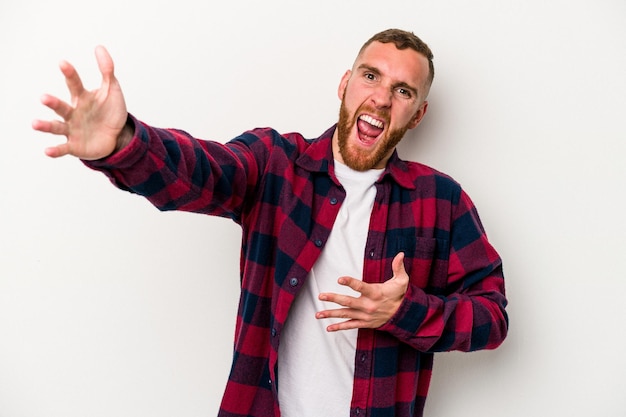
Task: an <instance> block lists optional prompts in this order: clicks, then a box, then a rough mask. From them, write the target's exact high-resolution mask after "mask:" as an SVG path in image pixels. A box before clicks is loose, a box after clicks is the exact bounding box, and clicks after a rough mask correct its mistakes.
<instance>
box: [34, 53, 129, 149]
mask: <svg viewBox="0 0 626 417" xmlns="http://www.w3.org/2000/svg"><path fill="white" fill-rule="evenodd" d="M96 60H97V62H98V68H99V69H100V73H101V74H102V84H101V85H100V88H99V89H97V90H93V91H88V90H85V88H84V87H83V83H82V81H81V79H80V77H79V76H78V73H77V72H76V69H75V68H74V67H73V66H72V65H71V64H70V63H69V62H66V61H63V62H61V64H60V65H59V67H60V68H61V72H62V73H63V75H64V76H65V82H66V84H67V87H68V89H69V92H70V96H71V102H70V103H67V102H65V101H62V100H60V99H58V98H57V97H53V96H50V95H47V94H46V95H44V96H43V97H42V98H41V102H42V103H43V104H44V105H45V106H47V107H49V108H50V109H52V110H54V112H55V113H56V114H58V115H59V116H60V117H61V118H62V119H63V120H53V121H44V120H35V121H34V122H33V124H32V127H33V129H35V130H38V131H41V132H46V133H52V134H54V135H63V136H65V137H66V138H67V141H66V142H65V143H63V144H60V145H57V146H52V147H49V148H47V149H46V155H48V156H50V157H52V158H57V157H60V156H64V155H73V156H76V157H78V158H81V159H86V160H95V159H100V158H104V157H106V156H109V155H110V154H112V153H113V152H114V151H116V150H118V149H120V148H121V147H123V146H124V145H125V143H126V142H128V141H129V140H130V137H129V135H130V136H131V137H132V133H130V132H129V131H128V129H125V126H126V119H127V117H128V113H127V111H126V103H125V101H124V95H123V94H122V90H121V88H120V85H119V83H118V81H117V79H116V78H115V75H114V72H113V69H114V66H113V60H112V59H111V56H110V55H109V53H108V52H107V50H106V49H105V48H104V47H102V46H98V47H97V48H96Z"/></svg>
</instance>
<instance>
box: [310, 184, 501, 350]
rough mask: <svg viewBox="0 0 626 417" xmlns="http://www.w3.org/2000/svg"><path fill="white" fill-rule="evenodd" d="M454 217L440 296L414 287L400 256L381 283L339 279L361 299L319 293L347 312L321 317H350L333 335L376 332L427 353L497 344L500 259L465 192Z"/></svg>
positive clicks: (329, 311)
mask: <svg viewBox="0 0 626 417" xmlns="http://www.w3.org/2000/svg"><path fill="white" fill-rule="evenodd" d="M453 217H454V218H453V221H452V227H451V237H450V239H451V249H450V257H449V262H448V273H447V277H446V282H445V283H443V285H442V288H438V289H437V291H436V295H435V294H434V293H430V292H431V291H430V290H428V291H429V292H428V293H427V292H426V291H425V290H424V289H422V288H420V287H419V286H417V285H414V284H413V283H410V281H411V280H410V279H409V276H408V275H407V273H406V271H405V269H404V266H403V264H402V262H401V260H402V259H400V262H399V257H401V255H398V256H396V258H395V259H394V261H393V264H392V269H393V278H392V279H390V280H388V281H386V282H384V283H382V284H368V283H364V282H362V281H360V280H357V279H354V278H348V277H342V278H340V280H339V282H340V283H342V284H344V285H348V286H349V287H351V288H352V289H354V290H355V291H358V292H359V293H360V294H361V296H360V297H358V298H355V297H349V296H341V295H337V294H320V297H321V298H322V299H324V300H328V301H333V302H335V303H337V304H339V305H341V306H342V307H343V308H339V309H335V310H327V311H322V312H319V313H318V315H317V318H320V319H322V318H328V317H339V318H345V319H347V321H344V322H342V323H338V324H335V325H332V326H329V328H328V330H329V331H337V330H344V329H349V328H359V327H362V328H375V329H378V330H381V331H386V332H388V333H390V334H392V335H393V336H394V337H396V338H397V339H399V340H401V341H402V342H404V343H407V344H409V345H411V346H412V347H414V348H415V349H417V350H420V351H423V352H435V351H449V350H461V351H473V350H478V349H493V348H496V347H497V346H499V345H500V344H501V343H502V341H503V340H504V338H505V337H506V334H507V331H508V317H507V314H506V311H505V307H506V304H507V301H506V298H505V295H504V279H503V275H502V265H501V261H500V258H499V256H498V254H497V253H496V251H495V250H494V249H493V247H492V246H491V245H490V244H489V242H488V240H487V237H486V235H485V233H484V230H483V228H482V225H481V224H480V221H479V219H478V215H477V213H476V211H475V208H474V207H473V205H472V203H471V201H470V200H469V197H467V195H465V194H462V196H461V201H460V204H459V205H458V206H457V207H456V209H455V213H454V215H453ZM385 294H386V296H385Z"/></svg>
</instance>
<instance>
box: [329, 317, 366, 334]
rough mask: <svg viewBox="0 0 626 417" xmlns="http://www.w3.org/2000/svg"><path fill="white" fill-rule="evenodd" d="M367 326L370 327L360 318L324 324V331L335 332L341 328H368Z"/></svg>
mask: <svg viewBox="0 0 626 417" xmlns="http://www.w3.org/2000/svg"><path fill="white" fill-rule="evenodd" d="M368 327H370V326H368V323H366V322H364V321H362V320H347V321H343V322H341V323H334V324H329V325H328V326H326V331H327V332H337V331H341V330H351V329H361V328H368Z"/></svg>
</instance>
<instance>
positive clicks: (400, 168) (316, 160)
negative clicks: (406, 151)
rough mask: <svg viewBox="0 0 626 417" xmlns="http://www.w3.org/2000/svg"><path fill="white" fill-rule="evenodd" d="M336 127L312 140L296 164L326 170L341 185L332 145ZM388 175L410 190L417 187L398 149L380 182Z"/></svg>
mask: <svg viewBox="0 0 626 417" xmlns="http://www.w3.org/2000/svg"><path fill="white" fill-rule="evenodd" d="M336 127H337V125H336V124H335V125H333V126H331V127H330V128H329V129H328V130H326V132H324V133H323V134H322V135H321V136H320V137H319V138H317V139H314V140H312V141H311V144H310V146H309V147H308V148H307V149H306V150H305V151H304V152H303V153H302V154H301V155H300V156H299V157H298V159H297V160H296V164H297V165H298V166H300V167H301V168H303V169H306V170H307V171H311V172H325V173H327V174H329V176H330V177H331V178H332V179H333V181H335V182H336V183H337V185H339V181H338V180H337V178H336V177H335V167H334V162H333V147H332V138H333V133H334V132H335V128H336ZM387 177H390V178H391V179H392V180H393V181H395V182H396V183H398V185H400V186H401V187H404V188H407V189H410V190H413V189H415V183H414V181H413V176H412V175H411V173H410V170H409V164H408V163H407V162H406V161H404V160H402V159H400V157H399V156H398V151H397V150H394V151H393V154H392V155H391V158H389V161H388V162H387V167H386V168H385V171H384V172H383V174H382V175H381V176H380V179H379V180H378V182H382V181H383V180H384V179H385V178H387Z"/></svg>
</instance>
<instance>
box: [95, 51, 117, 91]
mask: <svg viewBox="0 0 626 417" xmlns="http://www.w3.org/2000/svg"><path fill="white" fill-rule="evenodd" d="M96 61H97V62H98V69H99V70H100V73H101V74H102V87H103V89H104V90H107V89H108V88H106V87H108V85H109V84H110V83H111V82H112V81H113V80H114V78H115V75H114V69H115V66H114V65H113V59H112V58H111V55H110V54H109V52H108V51H107V49H106V48H105V47H104V46H102V45H98V46H97V47H96Z"/></svg>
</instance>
